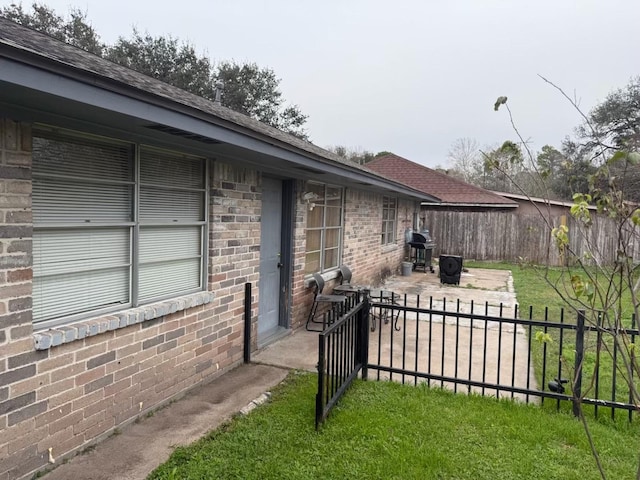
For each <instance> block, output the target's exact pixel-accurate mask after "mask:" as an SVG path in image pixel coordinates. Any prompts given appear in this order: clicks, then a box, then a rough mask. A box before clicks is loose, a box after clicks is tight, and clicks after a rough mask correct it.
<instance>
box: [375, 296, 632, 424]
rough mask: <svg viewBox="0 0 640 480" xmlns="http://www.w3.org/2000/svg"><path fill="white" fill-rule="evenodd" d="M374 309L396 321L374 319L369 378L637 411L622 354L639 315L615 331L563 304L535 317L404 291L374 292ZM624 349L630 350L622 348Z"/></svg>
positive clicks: (504, 308)
mask: <svg viewBox="0 0 640 480" xmlns="http://www.w3.org/2000/svg"><path fill="white" fill-rule="evenodd" d="M370 308H371V310H372V311H378V312H381V313H380V316H381V317H382V318H386V319H391V320H393V321H389V322H387V323H385V322H378V323H377V324H376V323H372V329H373V330H374V331H373V332H371V333H369V332H366V333H367V334H369V340H368V345H369V359H368V371H369V375H368V378H370V379H371V378H373V379H377V380H395V381H400V382H402V383H414V384H417V383H418V382H426V383H427V384H429V385H434V386H440V387H444V388H451V389H452V390H454V391H456V392H457V391H459V390H463V391H466V392H467V393H470V392H474V393H478V394H481V395H491V396H495V397H498V398H500V397H505V396H508V397H510V398H513V399H518V400H522V401H524V402H527V403H529V402H539V403H544V402H545V399H546V400H547V401H548V400H549V399H551V401H554V402H555V406H556V408H557V409H561V408H565V407H566V408H567V409H569V408H571V407H573V409H574V413H575V412H576V408H577V406H578V400H580V401H581V402H582V404H583V405H592V406H593V407H592V408H593V411H594V413H595V415H596V416H597V415H598V414H599V412H600V411H601V410H602V409H607V410H608V411H609V412H610V415H611V416H612V418H615V414H616V410H624V411H626V412H627V413H628V418H629V420H631V419H632V415H633V412H634V411H636V410H637V409H638V406H637V405H635V404H634V401H633V396H632V395H631V393H630V389H629V382H632V383H633V384H634V385H635V386H636V388H639V387H640V382H638V379H637V378H634V377H633V369H629V368H628V365H625V364H624V362H623V361H622V360H623V359H629V358H630V357H629V353H630V354H631V358H632V359H633V355H634V353H633V351H634V350H633V346H634V345H635V340H636V337H637V336H638V335H639V334H640V332H638V330H637V328H636V324H635V319H631V321H630V325H629V327H628V328H623V327H620V328H618V329H617V330H616V331H615V332H614V331H613V329H611V328H609V327H607V326H605V325H603V323H602V321H601V320H600V319H599V318H596V319H593V321H585V317H584V313H580V314H577V315H575V314H574V315H573V318H569V317H570V315H568V314H567V312H566V311H564V310H559V311H558V313H557V316H554V317H553V318H552V317H551V316H550V314H549V310H548V309H546V308H545V309H544V315H543V316H542V318H535V317H534V315H533V309H532V308H529V310H528V311H526V312H521V311H518V306H517V305H515V306H513V307H508V306H505V305H503V304H500V305H497V306H492V305H489V303H485V304H484V305H480V306H478V305H474V303H473V302H471V303H470V304H462V303H461V302H459V301H457V302H447V300H446V299H441V300H439V299H434V298H432V297H430V298H428V299H426V301H425V300H424V299H421V298H420V297H412V298H408V296H406V295H405V296H402V297H400V296H395V297H394V298H392V301H390V302H389V301H385V302H379V301H376V300H375V299H373V301H372V303H371V306H370ZM376 325H379V328H375V327H376ZM613 333H615V334H616V335H615V336H614V335H613ZM616 338H617V339H618V340H616ZM622 338H626V339H627V341H625V342H622V341H620V339H622ZM623 348H625V349H627V350H626V352H625V353H627V354H626V355H620V353H621V352H622V350H621V349H623ZM621 376H624V377H625V378H624V380H623V381H621ZM365 378H366V377H365Z"/></svg>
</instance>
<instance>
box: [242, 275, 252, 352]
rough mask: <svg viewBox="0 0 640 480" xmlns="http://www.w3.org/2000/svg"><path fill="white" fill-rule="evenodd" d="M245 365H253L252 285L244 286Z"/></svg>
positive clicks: (246, 284)
mask: <svg viewBox="0 0 640 480" xmlns="http://www.w3.org/2000/svg"><path fill="white" fill-rule="evenodd" d="M244 363H251V284H250V283H245V284H244Z"/></svg>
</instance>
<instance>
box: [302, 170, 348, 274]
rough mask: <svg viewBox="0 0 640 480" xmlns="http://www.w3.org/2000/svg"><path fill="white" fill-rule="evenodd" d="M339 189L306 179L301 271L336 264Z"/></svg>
mask: <svg viewBox="0 0 640 480" xmlns="http://www.w3.org/2000/svg"><path fill="white" fill-rule="evenodd" d="M343 192H344V190H343V189H342V188H341V187H333V186H331V185H324V184H319V183H312V182H309V183H308V184H307V191H306V192H305V195H309V199H310V200H309V202H308V211H307V231H306V233H307V242H306V258H305V273H308V274H310V273H314V272H325V271H327V270H332V269H335V268H338V267H339V266H340V260H341V257H342V220H343V198H344V196H343Z"/></svg>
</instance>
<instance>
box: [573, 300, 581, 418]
mask: <svg viewBox="0 0 640 480" xmlns="http://www.w3.org/2000/svg"><path fill="white" fill-rule="evenodd" d="M583 360H584V310H578V321H577V323H576V361H575V369H574V371H575V374H574V375H575V376H574V379H573V389H572V390H573V398H572V402H573V414H574V415H575V416H576V417H577V416H578V415H580V402H581V399H580V397H581V396H582V363H583Z"/></svg>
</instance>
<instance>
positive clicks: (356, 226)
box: [291, 181, 416, 328]
mask: <svg viewBox="0 0 640 480" xmlns="http://www.w3.org/2000/svg"><path fill="white" fill-rule="evenodd" d="M297 191H298V192H301V191H305V189H304V183H303V182H302V181H300V182H298V186H297ZM297 197H298V198H297V204H296V217H295V224H294V278H293V295H294V300H293V308H292V319H291V321H292V327H293V328H298V327H300V326H303V325H304V324H305V322H306V320H307V315H308V314H309V310H310V308H311V304H312V302H313V288H310V287H309V286H308V284H307V283H305V269H304V267H305V245H306V234H305V232H306V224H307V206H306V204H305V203H304V202H303V201H302V200H301V199H300V198H299V197H300V195H298V196H297ZM415 208H416V207H415V205H414V203H413V202H410V201H406V200H399V202H398V211H397V215H398V221H397V235H396V239H397V240H396V244H395V245H382V244H381V231H382V195H380V194H377V193H372V192H367V191H363V190H354V189H351V188H348V189H346V192H345V208H344V234H343V253H342V263H344V264H346V265H349V267H350V268H351V270H352V272H353V279H352V283H355V284H361V285H371V286H377V285H379V284H380V283H381V282H382V281H383V280H384V279H385V278H386V277H388V276H389V275H392V274H396V273H398V271H399V268H400V263H401V262H402V260H403V259H404V258H405V256H406V255H407V254H408V250H407V249H406V246H405V244H404V231H405V228H407V227H410V226H412V224H413V213H414V209H415ZM336 281H339V279H335V280H333V281H329V282H327V285H326V287H325V289H326V292H330V291H331V288H332V287H333V285H335V284H336Z"/></svg>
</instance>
